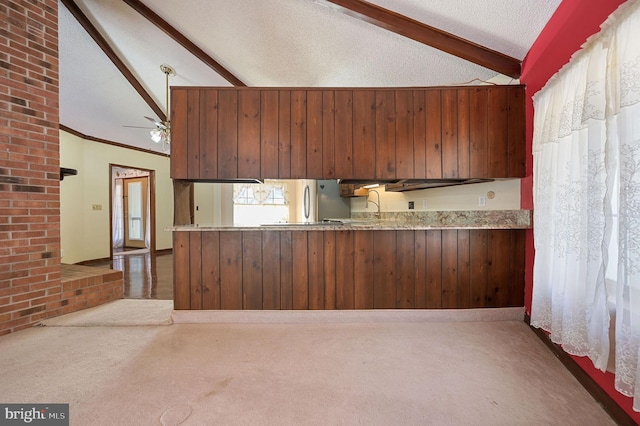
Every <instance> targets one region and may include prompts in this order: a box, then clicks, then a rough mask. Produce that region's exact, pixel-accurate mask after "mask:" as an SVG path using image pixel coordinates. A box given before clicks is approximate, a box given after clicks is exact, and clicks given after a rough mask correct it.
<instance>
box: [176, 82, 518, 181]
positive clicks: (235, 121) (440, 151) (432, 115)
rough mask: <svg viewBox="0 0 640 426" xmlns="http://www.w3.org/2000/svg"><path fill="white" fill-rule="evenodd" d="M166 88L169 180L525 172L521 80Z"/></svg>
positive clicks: (505, 174) (467, 175) (417, 176)
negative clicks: (514, 83)
mask: <svg viewBox="0 0 640 426" xmlns="http://www.w3.org/2000/svg"><path fill="white" fill-rule="evenodd" d="M171 90H172V91H171V131H172V141H171V176H172V178H174V179H184V180H202V181H206V180H215V179H233V178H267V179H269V178H273V179H275V178H280V179H291V178H314V179H337V178H341V179H425V178H426V179H451V178H455V179H466V178H509V177H523V176H524V174H525V104H524V101H525V94H524V88H523V87H522V86H473V87H449V88H411V89H404V88H399V89H395V88H384V89H382V88H380V89H356V88H353V89H351V88H335V89H320V88H292V89H280V88H251V87H246V88H236V87H231V88H227V87H224V88H222V87H217V88H205V87H191V88H190V87H174V88H172V89H171Z"/></svg>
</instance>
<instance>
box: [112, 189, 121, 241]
mask: <svg viewBox="0 0 640 426" xmlns="http://www.w3.org/2000/svg"><path fill="white" fill-rule="evenodd" d="M113 185H114V186H113V194H112V196H113V201H112V204H111V205H112V222H111V223H112V230H113V236H112V239H113V248H122V247H123V246H124V217H123V215H122V211H123V209H122V191H123V185H122V179H114V181H113Z"/></svg>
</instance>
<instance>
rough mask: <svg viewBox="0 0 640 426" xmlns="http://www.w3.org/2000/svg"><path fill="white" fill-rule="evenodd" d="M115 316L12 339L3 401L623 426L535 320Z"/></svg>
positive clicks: (127, 412) (355, 419) (174, 419)
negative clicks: (532, 325)
mask: <svg viewBox="0 0 640 426" xmlns="http://www.w3.org/2000/svg"><path fill="white" fill-rule="evenodd" d="M148 302H150V301H144V300H143V301H137V303H148ZM106 306H107V311H105V310H104V307H103V310H102V312H101V313H100V314H99V315H98V314H96V311H95V309H97V308H94V311H93V312H92V310H87V311H85V312H84V313H85V315H86V316H85V317H84V319H78V317H79V316H78V315H76V316H75V317H72V318H71V319H69V316H65V317H67V318H64V317H60V318H59V319H58V321H57V322H54V321H48V322H47V325H46V326H43V327H34V328H31V329H28V330H24V331H20V332H18V333H14V334H10V335H6V336H2V337H0V365H1V366H2V367H1V369H2V374H1V379H0V401H2V402H4V403H29V402H31V403H69V404H70V418H71V424H72V425H178V424H184V425H608V424H611V425H612V424H614V422H613V421H612V420H611V419H610V418H609V417H608V416H607V414H606V413H605V412H604V411H603V410H602V409H601V407H600V406H599V405H598V404H597V403H596V402H595V401H594V400H593V399H592V398H591V396H590V395H589V394H588V393H587V392H586V391H585V390H584V389H583V388H582V386H581V385H580V384H579V383H578V382H577V381H576V380H575V379H574V378H573V376H571V374H570V373H569V372H568V371H566V370H565V368H564V367H563V366H562V365H561V363H560V362H559V361H558V360H557V359H556V358H555V357H554V356H553V354H552V353H551V352H550V351H549V350H548V349H547V348H546V347H545V346H544V344H543V343H542V342H540V341H539V340H538V338H537V337H536V336H535V335H534V333H533V332H532V331H531V330H530V329H529V328H528V326H527V325H526V324H524V323H523V322H522V321H514V320H502V321H468V320H465V321H462V322H456V321H454V320H453V318H448V319H442V318H440V319H438V320H436V321H428V320H424V321H421V320H415V318H414V321H404V320H397V317H396V318H395V319H394V317H390V318H389V320H388V321H383V320H380V318H377V319H376V320H375V321H362V320H360V321H351V320H349V319H348V318H347V319H345V320H343V321H334V322H327V321H323V320H322V318H318V319H317V320H310V317H306V318H305V319H304V321H300V320H294V321H290V322H287V321H283V320H282V317H279V319H278V320H276V321H272V322H269V321H267V320H265V318H262V319H260V320H259V321H256V323H251V321H248V320H245V321H239V322H235V323H234V322H231V321H227V322H218V323H206V322H204V321H200V320H202V318H199V320H198V321H193V322H200V323H190V322H189V321H188V318H187V319H185V318H181V321H179V322H178V321H176V322H174V321H172V320H170V319H169V317H168V315H170V313H169V314H167V313H166V312H163V313H158V312H156V313H155V314H153V309H150V310H148V311H147V313H146V314H145V315H142V316H143V317H145V318H146V320H145V321H148V322H154V321H155V322H161V323H162V325H134V324H136V323H140V322H141V319H140V318H137V319H135V320H134V319H131V320H130V321H120V322H119V324H113V323H111V324H109V323H108V321H107V320H109V316H110V314H109V312H108V309H112V312H111V314H113V315H114V316H115V315H116V314H118V315H120V316H122V315H126V314H123V312H126V311H127V310H129V311H131V305H129V306H127V307H125V306H124V305H123V304H118V303H114V304H109V305H106ZM139 308H140V309H142V310H145V309H146V308H147V307H144V306H140V307H139ZM156 308H157V309H162V306H160V307H159V308H158V307H156ZM134 311H135V309H134ZM245 315H246V313H245ZM100 318H102V319H100ZM101 322H102V323H101Z"/></svg>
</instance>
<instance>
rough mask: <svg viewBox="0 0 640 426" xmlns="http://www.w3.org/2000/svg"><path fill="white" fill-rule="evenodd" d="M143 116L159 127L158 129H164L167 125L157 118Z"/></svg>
mask: <svg viewBox="0 0 640 426" xmlns="http://www.w3.org/2000/svg"><path fill="white" fill-rule="evenodd" d="M144 118H146V119H147V120H149V121H150V122H152V123H153V124H155V125H156V127H158V128H160V129H163V130H164V129H166V128H167V126H165V125H164V124H163V123H162V122H160V121H158V120H156V119H153V118H151V117H147V116H146V115H145V116H144Z"/></svg>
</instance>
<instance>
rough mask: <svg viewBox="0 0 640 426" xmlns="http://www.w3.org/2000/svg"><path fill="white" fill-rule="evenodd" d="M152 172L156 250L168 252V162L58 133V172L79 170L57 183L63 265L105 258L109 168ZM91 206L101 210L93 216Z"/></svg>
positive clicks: (170, 216) (170, 191) (170, 201)
mask: <svg viewBox="0 0 640 426" xmlns="http://www.w3.org/2000/svg"><path fill="white" fill-rule="evenodd" d="M110 163H111V164H117V165H123V166H128V167H131V168H142V169H148V170H155V172H156V173H155V176H156V181H155V187H156V249H158V250H162V249H168V248H171V247H172V238H171V237H172V235H171V232H170V231H165V230H164V228H166V227H168V226H171V225H172V223H173V184H172V181H171V178H170V177H169V158H168V157H163V156H159V155H154V154H147V153H144V152H141V151H136V150H132V149H126V148H120V147H116V146H113V145H108V144H104V143H99V142H93V141H87V140H84V139H82V138H79V137H77V136H74V135H71V134H69V133H66V132H63V131H61V132H60V167H68V168H72V169H76V170H78V175H77V176H68V177H66V178H65V179H64V181H62V182H60V240H61V249H62V250H63V252H64V255H63V256H62V262H63V263H76V262H81V261H83V260H91V259H102V258H108V257H109V252H110V247H109V243H110V238H109V200H110V197H111V194H110V192H109V180H110V175H109V164H110ZM93 205H99V206H101V210H93V209H92V206H93Z"/></svg>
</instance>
